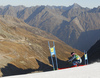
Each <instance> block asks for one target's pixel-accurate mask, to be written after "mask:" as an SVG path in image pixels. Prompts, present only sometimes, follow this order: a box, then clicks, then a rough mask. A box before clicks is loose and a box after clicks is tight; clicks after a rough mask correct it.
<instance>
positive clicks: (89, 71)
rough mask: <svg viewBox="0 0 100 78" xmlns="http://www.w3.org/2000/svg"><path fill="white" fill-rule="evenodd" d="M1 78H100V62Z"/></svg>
mask: <svg viewBox="0 0 100 78" xmlns="http://www.w3.org/2000/svg"><path fill="white" fill-rule="evenodd" d="M1 78H100V62H99V63H94V64H90V65H87V66H81V67H74V68H68V69H62V70H56V71H49V72H41V73H32V74H24V75H16V76H7V77H1Z"/></svg>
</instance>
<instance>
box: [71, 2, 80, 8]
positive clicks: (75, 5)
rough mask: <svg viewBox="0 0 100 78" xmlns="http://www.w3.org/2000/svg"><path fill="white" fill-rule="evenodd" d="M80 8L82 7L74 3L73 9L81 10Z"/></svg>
mask: <svg viewBox="0 0 100 78" xmlns="http://www.w3.org/2000/svg"><path fill="white" fill-rule="evenodd" d="M79 7H81V6H80V5H79V4H77V3H74V4H73V5H72V8H79Z"/></svg>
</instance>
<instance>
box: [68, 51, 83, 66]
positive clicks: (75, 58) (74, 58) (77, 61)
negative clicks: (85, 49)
mask: <svg viewBox="0 0 100 78" xmlns="http://www.w3.org/2000/svg"><path fill="white" fill-rule="evenodd" d="M71 56H72V58H71V59H70V60H69V61H68V62H71V61H73V65H77V64H81V63H82V59H81V57H80V56H79V55H77V54H75V53H74V52H72V53H71Z"/></svg>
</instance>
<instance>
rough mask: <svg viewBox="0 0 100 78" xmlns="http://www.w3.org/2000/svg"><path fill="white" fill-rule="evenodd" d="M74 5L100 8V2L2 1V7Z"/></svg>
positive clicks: (82, 0)
mask: <svg viewBox="0 0 100 78" xmlns="http://www.w3.org/2000/svg"><path fill="white" fill-rule="evenodd" d="M74 3H77V4H79V5H81V6H82V7H89V8H93V7H98V6H100V0H0V6H2V5H3V6H5V5H8V4H10V5H13V6H17V5H24V6H27V7H30V6H36V5H50V6H52V5H56V6H69V5H72V4H74Z"/></svg>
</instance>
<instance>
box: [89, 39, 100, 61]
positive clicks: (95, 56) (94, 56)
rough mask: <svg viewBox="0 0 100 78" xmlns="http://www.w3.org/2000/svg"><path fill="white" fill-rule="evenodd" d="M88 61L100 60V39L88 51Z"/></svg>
mask: <svg viewBox="0 0 100 78" xmlns="http://www.w3.org/2000/svg"><path fill="white" fill-rule="evenodd" d="M88 58H89V62H90V63H92V62H95V61H98V62H100V40H98V41H97V42H96V43H95V44H94V45H93V46H92V47H91V48H90V49H89V51H88Z"/></svg>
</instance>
